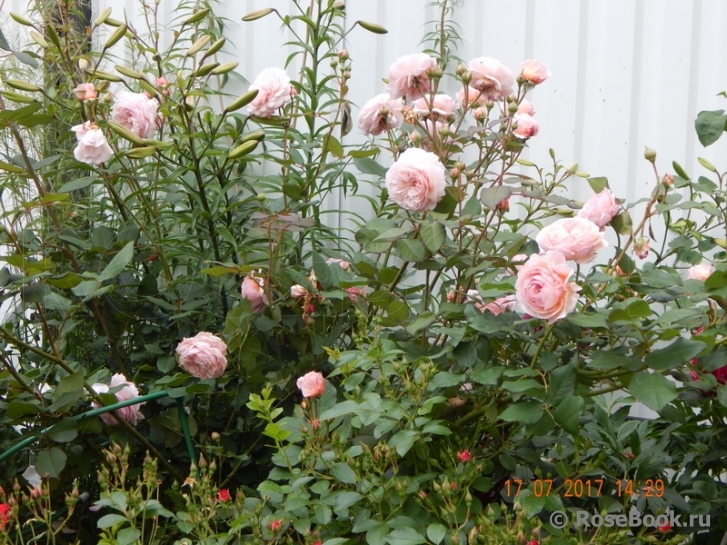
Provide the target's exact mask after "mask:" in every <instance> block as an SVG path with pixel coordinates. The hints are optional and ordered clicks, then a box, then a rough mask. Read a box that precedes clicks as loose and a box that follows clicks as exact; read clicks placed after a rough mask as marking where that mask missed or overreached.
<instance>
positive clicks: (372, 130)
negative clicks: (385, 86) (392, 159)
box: [358, 93, 404, 135]
mask: <svg viewBox="0 0 727 545" xmlns="http://www.w3.org/2000/svg"><path fill="white" fill-rule="evenodd" d="M403 107H404V102H403V101H402V100H401V99H400V98H391V97H390V96H389V94H388V93H382V94H380V95H376V96H375V97H374V98H372V99H370V100H369V101H368V102H367V103H366V104H364V107H363V108H361V112H360V113H359V114H358V128H359V129H360V130H361V132H363V133H364V134H373V135H378V134H381V133H382V132H384V131H386V130H389V129H395V128H396V127H399V126H400V125H401V124H402V123H403V121H404V115H403V114H402V112H401V109H402V108H403Z"/></svg>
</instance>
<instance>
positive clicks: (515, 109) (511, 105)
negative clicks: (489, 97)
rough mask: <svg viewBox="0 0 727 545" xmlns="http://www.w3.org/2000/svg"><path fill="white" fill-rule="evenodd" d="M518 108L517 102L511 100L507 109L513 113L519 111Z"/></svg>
mask: <svg viewBox="0 0 727 545" xmlns="http://www.w3.org/2000/svg"><path fill="white" fill-rule="evenodd" d="M517 108H518V106H517V104H515V103H514V102H511V103H510V104H509V105H508V106H507V111H508V112H510V113H511V114H514V113H517Z"/></svg>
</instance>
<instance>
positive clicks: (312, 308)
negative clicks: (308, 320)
mask: <svg viewBox="0 0 727 545" xmlns="http://www.w3.org/2000/svg"><path fill="white" fill-rule="evenodd" d="M315 311H316V307H315V305H312V304H310V303H309V304H307V305H306V306H305V313H306V314H313V313H314V312H315Z"/></svg>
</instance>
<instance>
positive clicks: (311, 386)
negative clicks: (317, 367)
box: [295, 371, 326, 397]
mask: <svg viewBox="0 0 727 545" xmlns="http://www.w3.org/2000/svg"><path fill="white" fill-rule="evenodd" d="M295 384H296V386H298V388H299V389H300V391H301V392H302V393H303V397H317V396H319V395H321V394H322V393H323V392H324V391H325V389H326V381H325V379H324V378H323V375H321V374H320V373H319V372H317V371H311V372H310V373H306V374H305V375H303V376H302V377H300V378H299V379H298V380H297V381H296V383H295Z"/></svg>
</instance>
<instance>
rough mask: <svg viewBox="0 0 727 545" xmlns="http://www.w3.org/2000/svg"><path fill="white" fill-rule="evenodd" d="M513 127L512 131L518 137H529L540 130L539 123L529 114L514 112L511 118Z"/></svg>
mask: <svg viewBox="0 0 727 545" xmlns="http://www.w3.org/2000/svg"><path fill="white" fill-rule="evenodd" d="M512 121H513V123H514V124H515V129H514V130H513V131H512V132H513V133H514V134H515V135H516V136H519V137H520V138H530V137H531V136H535V135H536V134H538V132H539V131H540V123H538V122H537V121H535V119H533V118H532V117H531V116H530V115H529V114H515V115H514V116H513V118H512Z"/></svg>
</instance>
